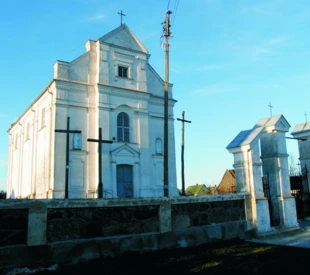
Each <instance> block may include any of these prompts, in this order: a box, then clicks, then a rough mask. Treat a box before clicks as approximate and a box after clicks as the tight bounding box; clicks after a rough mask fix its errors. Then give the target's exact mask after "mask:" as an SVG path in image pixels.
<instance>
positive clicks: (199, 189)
mask: <svg viewBox="0 0 310 275" xmlns="http://www.w3.org/2000/svg"><path fill="white" fill-rule="evenodd" d="M207 189H208V188H207V186H206V185H205V184H198V183H197V184H195V185H190V186H188V187H187V188H186V190H185V191H186V193H187V194H188V195H189V196H202V195H205V191H206V190H207Z"/></svg>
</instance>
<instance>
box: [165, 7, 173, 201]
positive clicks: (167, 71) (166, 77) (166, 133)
mask: <svg viewBox="0 0 310 275" xmlns="http://www.w3.org/2000/svg"><path fill="white" fill-rule="evenodd" d="M171 13H172V12H171V11H170V10H167V11H166V20H165V27H164V36H165V38H166V43H165V102H164V103H165V104H164V105H165V106H164V197H168V196H169V183H168V176H169V175H168V148H169V147H168V91H169V37H170V14H171Z"/></svg>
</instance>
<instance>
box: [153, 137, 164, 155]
mask: <svg viewBox="0 0 310 275" xmlns="http://www.w3.org/2000/svg"><path fill="white" fill-rule="evenodd" d="M155 152H156V154H157V155H161V154H162V153H163V150H162V141H161V139H160V138H157V139H156V141H155Z"/></svg>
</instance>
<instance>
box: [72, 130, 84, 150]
mask: <svg viewBox="0 0 310 275" xmlns="http://www.w3.org/2000/svg"><path fill="white" fill-rule="evenodd" d="M72 149H75V150H81V149H82V134H80V133H74V134H73V142H72Z"/></svg>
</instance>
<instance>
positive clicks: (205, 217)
mask: <svg viewBox="0 0 310 275" xmlns="http://www.w3.org/2000/svg"><path fill="white" fill-rule="evenodd" d="M247 196H248V194H247V193H236V194H225V195H208V196H199V197H174V198H148V199H96V200H95V199H89V200H85V199H67V200H62V199H61V200H60V199H59V200H3V201H0V266H2V267H8V266H11V267H21V266H32V267H33V266H51V265H54V264H64V263H66V264H74V263H77V262H79V261H85V260H90V259H94V258H98V257H102V256H109V257H110V256H112V257H113V256H117V255H120V254H122V253H124V252H131V251H135V252H137V251H139V252H144V251H154V250H160V249H169V248H176V247H187V246H196V245H200V244H204V243H210V242H214V241H218V240H228V239H233V238H244V237H245V236H246V234H247V233H248V231H249V230H250V229H251V225H250V226H249V222H247V221H246V217H245V213H246V211H245V199H246V197H247Z"/></svg>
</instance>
